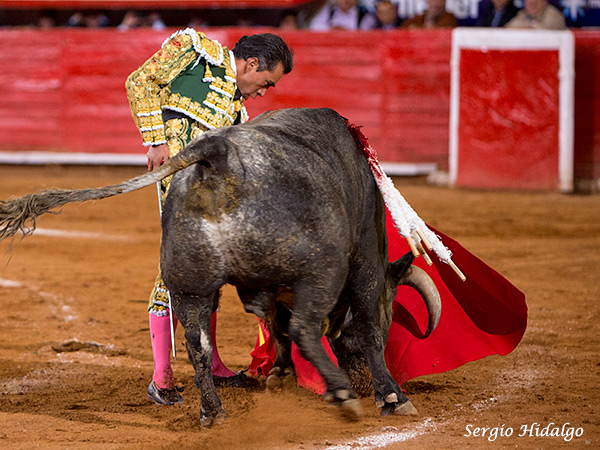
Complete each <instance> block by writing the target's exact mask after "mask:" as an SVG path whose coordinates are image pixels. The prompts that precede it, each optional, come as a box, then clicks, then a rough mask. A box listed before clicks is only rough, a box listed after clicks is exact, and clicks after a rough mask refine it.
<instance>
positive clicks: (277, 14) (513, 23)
mask: <svg viewBox="0 0 600 450" xmlns="http://www.w3.org/2000/svg"><path fill="white" fill-rule="evenodd" d="M396 1H398V0H321V1H316V2H311V3H309V4H307V5H303V6H300V7H298V8H296V9H293V10H272V9H254V10H176V11H172V10H161V11H114V10H111V11H99V10H86V11H64V10H54V11H28V12H27V17H29V22H27V21H25V23H18V22H19V21H18V20H16V23H15V19H14V18H15V14H14V11H13V12H12V13H13V14H11V12H10V11H8V10H3V11H0V25H4V26H30V27H38V28H44V29H46V28H53V27H85V28H102V27H114V28H116V29H118V30H121V31H126V30H130V29H134V28H151V29H154V30H162V29H164V28H166V27H177V28H182V27H188V26H189V27H193V28H196V29H202V28H207V27H211V26H246V27H252V26H269V27H273V26H275V27H279V28H281V29H287V30H290V29H308V30H313V31H327V30H376V29H382V30H390V29H397V28H405V29H415V28H453V27H456V26H458V25H460V23H459V20H458V19H457V17H455V16H454V15H453V14H452V13H451V12H449V11H447V8H446V0H426V4H425V9H424V10H423V11H422V12H421V13H420V14H416V15H414V16H412V17H404V18H401V17H400V15H399V4H398V3H396ZM515 2H519V4H518V6H517V4H515ZM17 16H18V15H17ZM7 18H9V19H12V22H13V23H11V20H3V19H7ZM469 25H475V26H479V27H506V28H540V29H565V28H567V22H566V21H565V17H564V15H563V13H562V12H561V11H560V10H559V9H558V8H557V7H555V6H554V5H553V4H551V3H549V0H483V1H481V3H480V4H479V12H478V16H477V19H476V22H475V23H472V24H469Z"/></svg>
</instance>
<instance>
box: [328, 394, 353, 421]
mask: <svg viewBox="0 0 600 450" xmlns="http://www.w3.org/2000/svg"><path fill="white" fill-rule="evenodd" d="M323 399H324V400H325V401H326V402H327V403H332V404H335V405H336V406H338V407H339V408H340V413H341V415H342V417H343V418H344V419H346V420H350V421H356V420H358V419H360V417H361V415H362V408H361V407H360V402H359V401H358V399H356V398H354V393H353V392H352V391H350V390H348V389H338V390H337V391H335V392H326V393H325V394H323Z"/></svg>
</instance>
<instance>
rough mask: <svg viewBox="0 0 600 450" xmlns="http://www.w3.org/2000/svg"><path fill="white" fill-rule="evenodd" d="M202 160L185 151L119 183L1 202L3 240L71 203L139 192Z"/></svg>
mask: <svg viewBox="0 0 600 450" xmlns="http://www.w3.org/2000/svg"><path fill="white" fill-rule="evenodd" d="M202 157H203V155H202V152H200V151H184V152H181V153H179V154H178V155H176V156H174V157H173V158H171V159H170V160H169V161H167V162H166V163H165V164H163V165H162V166H160V167H159V168H158V169H156V170H154V171H152V172H148V173H146V174H144V175H140V176H138V177H135V178H131V179H130V180H127V181H124V182H122V183H119V184H113V185H111V186H105V187H98V188H91V189H54V190H48V191H43V192H39V193H37V194H29V195H25V196H23V197H18V198H14V199H11V200H7V201H0V240H3V239H5V238H7V237H12V236H14V235H15V234H16V233H18V232H22V233H23V234H31V233H33V231H34V230H35V227H36V219H37V218H38V217H39V216H41V215H42V214H46V213H47V212H51V211H52V210H53V209H56V208H59V207H61V206H63V205H66V204H67V203H73V202H85V201H87V200H100V199H103V198H107V197H112V196H114V195H119V194H125V193H127V192H132V191H136V190H138V189H141V188H143V187H146V186H149V185H151V184H153V183H155V182H157V181H159V180H162V179H163V178H165V177H167V176H169V175H172V174H174V173H175V172H177V171H179V170H181V169H184V168H186V167H188V166H190V165H192V164H194V163H196V162H198V161H199V160H200V159H202Z"/></svg>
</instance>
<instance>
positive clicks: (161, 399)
mask: <svg viewBox="0 0 600 450" xmlns="http://www.w3.org/2000/svg"><path fill="white" fill-rule="evenodd" d="M182 390H183V389H181V388H177V387H174V388H171V389H160V388H159V387H157V386H156V384H154V380H153V381H152V382H151V383H150V384H149V385H148V398H149V399H150V400H152V401H153V402H154V403H156V404H157V405H175V404H181V403H183V397H182V396H181V394H180V393H179V392H180V391H182Z"/></svg>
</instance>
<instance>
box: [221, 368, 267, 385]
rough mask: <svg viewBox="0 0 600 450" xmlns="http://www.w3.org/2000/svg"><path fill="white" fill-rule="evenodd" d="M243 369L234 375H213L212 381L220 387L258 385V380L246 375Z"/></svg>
mask: <svg viewBox="0 0 600 450" xmlns="http://www.w3.org/2000/svg"><path fill="white" fill-rule="evenodd" d="M244 372H245V370H240V371H239V372H237V373H236V374H235V375H232V376H230V377H218V376H216V375H213V381H214V383H215V386H220V387H235V388H245V389H255V388H257V387H258V385H259V384H260V382H259V381H258V380H257V379H256V378H252V377H249V376H246V374H245V373H244Z"/></svg>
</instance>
